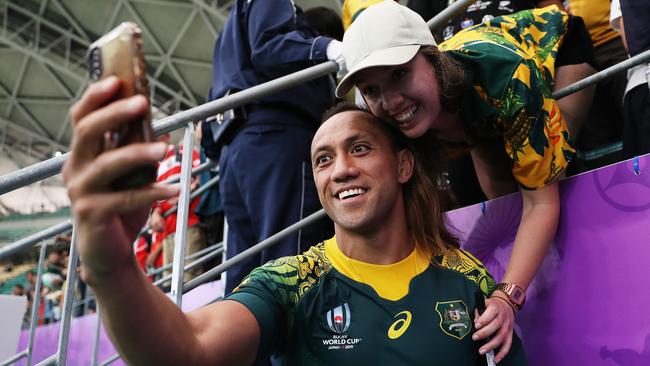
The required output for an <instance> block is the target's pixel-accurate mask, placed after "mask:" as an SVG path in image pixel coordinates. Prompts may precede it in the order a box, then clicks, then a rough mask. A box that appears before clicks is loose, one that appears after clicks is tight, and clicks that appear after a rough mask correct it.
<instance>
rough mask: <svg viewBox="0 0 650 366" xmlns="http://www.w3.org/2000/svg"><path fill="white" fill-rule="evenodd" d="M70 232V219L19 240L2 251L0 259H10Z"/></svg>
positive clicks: (0, 251) (0, 250)
mask: <svg viewBox="0 0 650 366" xmlns="http://www.w3.org/2000/svg"><path fill="white" fill-rule="evenodd" d="M70 230H72V220H70V219H68V220H66V221H63V222H61V223H58V224H56V225H53V226H50V227H48V228H46V229H43V230H41V231H39V232H37V233H34V234H32V235H29V236H27V237H25V238H22V239H18V240H17V241H15V242H13V243H11V244H9V245H7V246H5V247H3V248H2V249H0V259H3V258H5V257H9V256H10V255H12V254H15V253H18V252H21V251H23V250H25V249H27V248H31V247H32V246H34V244H36V243H38V242H40V241H42V240H45V239H48V238H51V237H53V236H55V235H59V234H63V233H65V232H68V231H70Z"/></svg>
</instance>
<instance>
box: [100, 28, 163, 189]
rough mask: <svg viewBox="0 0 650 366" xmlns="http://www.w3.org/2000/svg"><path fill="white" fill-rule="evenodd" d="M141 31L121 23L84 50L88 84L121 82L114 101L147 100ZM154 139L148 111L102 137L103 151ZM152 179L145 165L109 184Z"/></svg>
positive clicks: (136, 183) (124, 185)
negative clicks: (139, 97) (110, 79)
mask: <svg viewBox="0 0 650 366" xmlns="http://www.w3.org/2000/svg"><path fill="white" fill-rule="evenodd" d="M142 46H143V40H142V31H141V30H140V27H138V25H136V24H135V23H131V22H124V23H122V24H120V25H119V26H117V27H116V28H115V29H113V30H112V31H110V32H109V33H107V34H106V35H104V36H103V37H101V38H100V39H98V40H97V41H95V42H94V43H93V44H91V45H90V47H88V70H89V73H90V79H91V80H92V81H98V80H102V79H104V78H107V77H109V76H112V75H115V76H117V77H118V78H120V80H121V81H122V87H121V89H120V92H119V94H118V95H117V99H120V98H128V97H130V96H133V95H136V94H142V95H144V96H145V97H147V99H149V87H148V83H147V72H146V65H145V61H144V53H143V51H142ZM153 140H154V133H153V128H152V127H151V110H150V109H149V110H148V111H147V113H146V114H145V116H144V117H143V118H142V119H141V120H137V121H132V123H128V124H124V125H123V126H122V127H121V128H119V129H118V130H116V131H110V132H107V133H106V134H105V136H104V150H110V149H114V148H117V147H119V146H124V145H127V144H131V143H134V142H150V141H153ZM155 180H156V167H155V166H153V165H147V166H144V167H142V169H140V168H139V169H137V170H135V171H133V172H130V173H129V174H127V175H125V176H124V177H122V178H120V179H117V180H116V181H115V183H114V184H113V187H114V188H115V189H125V188H131V187H139V186H142V185H145V184H149V183H151V182H154V181H155Z"/></svg>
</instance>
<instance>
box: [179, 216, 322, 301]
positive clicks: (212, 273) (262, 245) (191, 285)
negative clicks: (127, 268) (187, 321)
mask: <svg viewBox="0 0 650 366" xmlns="http://www.w3.org/2000/svg"><path fill="white" fill-rule="evenodd" d="M325 217H327V215H326V214H325V210H324V209H320V210H318V211H316V212H314V213H313V214H311V215H309V216H307V217H305V218H304V219H302V220H300V221H298V222H296V223H295V224H292V225H290V226H289V227H287V228H285V229H283V230H281V231H279V232H278V233H276V234H273V235H271V236H270V237H268V238H267V239H264V240H262V241H261V242H259V243H257V244H255V245H254V246H252V247H250V248H248V249H246V250H244V251H243V252H241V253H239V254H237V255H236V256H234V257H232V258H230V259H228V260H227V261H225V262H223V263H221V264H220V265H218V266H216V267H214V268H212V269H211V270H209V271H207V272H205V273H203V274H201V275H200V276H198V277H196V278H195V279H193V280H191V281H188V282H187V283H186V284H185V285H184V286H183V293H186V292H188V291H191V290H193V289H195V288H197V287H198V286H200V285H202V284H203V283H205V282H207V281H209V280H210V279H212V278H214V277H216V276H218V275H220V274H221V273H223V272H225V271H227V270H228V269H230V268H231V267H233V266H235V265H237V264H238V263H239V262H241V261H243V260H244V259H246V258H247V257H249V256H252V255H255V254H257V253H259V252H261V251H262V250H264V249H266V248H269V247H271V246H273V245H275V244H277V243H278V242H279V241H280V240H281V239H283V238H284V237H285V236H287V235H290V234H292V233H293V232H295V231H297V230H300V229H302V228H304V227H306V226H309V225H311V224H313V223H314V222H316V221H318V220H320V219H322V218H325Z"/></svg>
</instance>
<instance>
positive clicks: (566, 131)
mask: <svg viewBox="0 0 650 366" xmlns="http://www.w3.org/2000/svg"><path fill="white" fill-rule="evenodd" d="M572 19H573V23H572ZM577 19H579V18H570V17H569V16H568V15H567V14H566V13H564V12H562V11H560V10H559V9H557V8H556V7H548V8H545V9H538V10H532V11H524V12H519V13H516V14H513V15H512V16H502V17H496V18H494V19H493V20H491V21H490V22H486V23H483V24H481V25H477V26H475V27H473V28H469V29H466V30H464V31H461V32H459V33H458V34H457V35H456V36H454V37H453V38H451V39H449V40H448V41H446V42H444V43H442V44H441V45H440V46H439V47H436V43H435V40H434V38H433V36H432V35H431V32H430V31H429V28H428V26H427V25H426V23H425V22H424V20H423V19H422V18H421V17H420V16H419V15H417V13H415V12H413V11H412V10H410V9H408V8H406V7H403V6H401V5H399V4H397V3H395V2H393V1H385V2H382V3H380V4H377V5H373V6H371V7H369V8H368V9H366V10H365V11H364V12H363V13H362V14H361V15H360V16H359V17H358V18H357V20H356V21H355V22H354V23H353V24H352V25H351V26H350V28H349V29H348V30H347V32H346V33H345V35H344V38H343V50H344V56H345V61H346V63H347V66H348V69H349V72H348V74H347V75H346V76H345V78H343V79H342V80H341V82H340V83H339V86H338V88H337V95H339V96H341V95H345V94H346V93H347V92H348V91H349V90H350V88H352V87H353V86H356V87H357V88H358V89H359V90H360V91H361V94H362V95H363V97H364V98H365V101H366V103H367V104H368V106H369V107H370V110H371V111H372V113H373V114H375V115H376V116H378V117H380V118H381V119H383V120H385V121H387V122H389V123H391V124H394V125H396V126H399V128H400V129H401V130H402V132H403V133H404V134H405V135H406V136H407V137H410V138H414V139H418V138H422V137H424V136H427V134H428V133H429V132H430V131H433V132H434V133H435V134H437V136H438V137H440V138H441V139H442V140H443V141H445V142H446V145H447V146H448V147H449V150H450V154H461V153H465V154H466V153H470V154H471V156H472V160H473V162H474V167H475V169H476V173H477V175H478V178H479V182H480V183H481V187H482V188H483V191H484V192H485V193H486V194H487V196H488V197H490V198H494V197H498V196H501V195H503V194H505V193H511V192H514V191H515V190H516V189H517V186H519V187H520V189H521V190H522V199H523V214H522V218H521V223H520V226H519V228H518V231H517V235H516V239H515V245H514V250H513V253H512V256H511V259H510V262H509V264H508V267H507V269H506V273H505V275H504V277H503V279H502V282H501V283H500V284H499V286H498V287H497V291H495V292H494V294H493V295H492V297H491V298H490V299H488V302H487V306H488V311H490V314H495V313H496V314H498V316H497V317H494V318H490V317H487V316H485V317H483V318H481V319H479V322H480V323H481V324H486V325H485V331H479V332H480V334H479V337H484V336H488V335H492V336H493V338H492V340H491V341H490V344H491V345H492V347H491V348H495V347H496V346H501V348H500V350H499V353H498V355H497V358H500V357H503V356H504V355H505V354H506V353H507V352H508V344H509V335H510V331H511V329H512V326H513V319H514V313H515V310H517V309H519V308H521V306H523V304H524V301H525V291H526V288H527V287H528V285H529V284H530V282H531V281H532V279H533V277H534V275H535V273H536V272H537V270H538V268H539V266H540V265H541V263H542V261H543V259H544V256H545V255H546V252H547V250H548V248H549V246H550V243H551V241H552V239H553V235H554V233H555V231H556V227H557V222H558V217H559V212H560V199H559V192H558V184H557V179H558V178H559V177H561V176H562V174H563V173H564V170H565V168H566V166H567V165H568V162H569V161H570V160H571V158H572V156H573V155H574V152H575V150H574V149H573V147H572V145H571V142H570V135H573V134H574V133H575V132H576V131H577V130H578V129H579V125H580V123H581V121H580V120H579V117H580V116H579V115H578V114H577V113H566V111H565V109H564V107H563V104H560V103H556V101H555V100H553V99H552V97H551V91H552V86H553V85H555V86H557V84H558V78H559V77H560V74H563V75H564V76H565V77H567V76H571V75H572V76H573V77H576V78H580V75H581V74H582V73H581V72H577V73H574V74H567V72H569V73H570V72H571V71H572V70H582V69H587V70H588V69H590V66H589V65H588V62H587V61H588V60H585V57H586V56H588V53H589V52H588V51H589V50H591V40H590V39H589V35H588V34H587V33H586V30H585V29H584V27H582V28H578V26H579V25H580V24H581V23H577ZM368 34H372V35H373V37H367V36H366V35H368ZM560 44H566V45H571V48H570V49H563V48H561V47H560ZM562 69H564V70H562ZM567 69H568V71H567ZM561 71H562V72H561ZM583 71H584V70H583ZM565 81H568V80H566V79H565ZM577 107H578V106H576V105H569V106H568V108H567V109H568V110H570V111H571V112H573V111H575V109H576V108H577ZM572 127H573V128H572ZM437 145H439V143H438V142H437V141H428V143H425V144H422V145H421V146H422V148H426V147H431V146H434V147H435V146H437Z"/></svg>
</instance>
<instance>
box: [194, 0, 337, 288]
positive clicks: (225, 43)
mask: <svg viewBox="0 0 650 366" xmlns="http://www.w3.org/2000/svg"><path fill="white" fill-rule="evenodd" d="M341 54H342V50H341V43H340V42H339V41H337V40H334V39H332V38H329V37H325V36H319V35H317V34H316V32H315V31H313V30H312V29H311V28H310V27H309V26H308V23H307V21H306V19H304V18H303V17H302V10H301V9H300V8H298V7H297V6H295V5H294V3H293V1H290V0H282V1H258V0H252V1H251V0H246V1H244V0H238V1H236V2H234V4H233V7H232V11H231V14H230V17H229V18H228V21H227V22H226V24H225V26H224V28H223V30H222V31H221V34H220V36H219V38H218V39H217V42H216V46H215V49H214V58H213V79H212V89H211V91H210V99H211V100H212V99H218V98H221V97H223V96H225V95H227V94H233V93H236V92H238V91H241V90H244V89H247V88H250V87H252V86H255V85H258V84H260V83H263V82H266V81H269V80H272V79H275V78H278V77H280V76H283V75H286V74H290V73H292V72H295V71H298V70H301V69H304V68H306V67H308V66H312V65H315V64H318V63H321V62H324V61H327V60H328V59H330V60H342V56H341ZM334 83H335V80H333V78H332V77H330V76H325V77H321V78H319V79H315V80H312V81H309V82H307V83H304V84H301V85H298V86H296V87H293V88H291V89H287V90H284V91H281V92H278V93H275V94H273V95H271V96H268V97H265V98H263V99H260V100H258V101H256V102H255V103H251V104H248V105H245V106H244V107H241V108H237V109H235V110H233V111H232V113H230V114H228V113H226V114H225V116H226V118H229V117H228V116H230V117H232V118H235V119H238V120H240V127H239V129H238V130H237V131H236V132H235V133H231V134H230V135H229V139H227V140H226V145H225V146H224V147H223V148H220V146H218V145H217V146H212V148H210V147H208V148H207V149H206V153H208V156H211V157H213V158H216V157H217V156H219V167H220V193H221V199H222V203H223V209H224V213H225V215H226V220H227V223H228V235H227V249H226V255H227V257H228V258H231V257H233V256H235V255H236V254H238V253H241V252H242V251H244V250H246V249H248V248H249V247H251V246H252V245H254V244H256V243H258V242H260V241H262V240H263V239H266V238H268V237H269V236H271V235H273V234H275V233H276V232H279V231H280V230H282V229H284V228H286V227H288V226H289V225H291V224H293V223H295V222H297V221H299V220H300V219H302V218H304V217H307V216H309V215H310V214H312V213H313V212H316V211H318V210H319V209H320V204H319V202H318V196H317V194H316V191H315V188H314V184H313V179H312V174H311V165H310V160H309V148H310V146H309V145H310V142H311V139H312V137H313V135H314V132H315V131H316V128H317V127H318V126H317V123H318V121H319V120H320V117H321V115H322V114H323V112H324V111H325V110H326V109H327V108H328V107H330V106H331V105H333V103H334V89H333V88H334ZM213 127H216V125H214V124H213ZM214 135H216V134H214ZM204 141H206V139H205V138H204ZM207 142H208V145H209V144H210V143H211V142H213V141H209V140H208V141H207ZM204 146H206V144H204ZM331 234H332V229H331V223H328V222H326V221H323V222H322V223H320V224H315V225H313V226H310V227H309V228H306V229H302V230H300V231H298V232H296V233H294V234H293V235H290V236H289V237H287V238H285V239H284V240H282V242H281V243H279V244H277V245H275V246H273V247H271V248H270V249H267V250H265V251H264V252H262V253H261V254H260V255H258V256H256V257H253V258H249V259H247V260H245V261H243V262H241V263H240V264H239V265H238V266H236V267H234V268H232V269H230V270H228V272H227V275H226V292H229V291H231V290H232V289H233V288H234V287H235V286H236V285H237V284H239V282H240V281H241V280H242V279H243V277H244V275H246V274H248V273H249V272H250V271H251V270H252V269H253V268H255V267H258V266H260V265H261V264H263V263H265V262H267V261H269V260H271V259H275V258H279V257H282V256H287V255H295V254H298V253H301V252H302V251H303V250H305V249H307V248H308V246H309V245H310V244H313V243H315V242H319V241H321V240H323V239H325V238H328V237H330V236H331Z"/></svg>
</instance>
